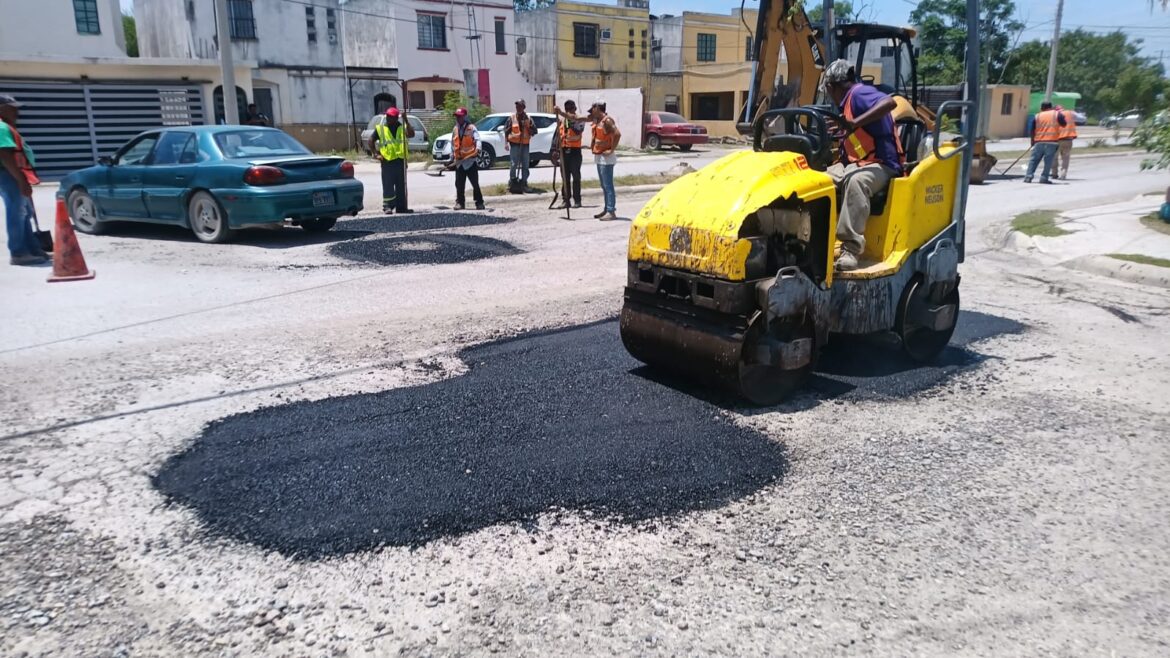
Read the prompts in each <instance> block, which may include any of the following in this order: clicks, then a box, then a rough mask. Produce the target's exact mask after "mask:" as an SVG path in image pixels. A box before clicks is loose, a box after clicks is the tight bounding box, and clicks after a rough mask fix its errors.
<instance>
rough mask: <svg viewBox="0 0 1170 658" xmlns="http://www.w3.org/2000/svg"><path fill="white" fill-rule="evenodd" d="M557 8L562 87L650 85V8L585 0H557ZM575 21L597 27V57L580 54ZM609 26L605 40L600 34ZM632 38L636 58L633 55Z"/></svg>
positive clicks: (604, 87) (560, 83) (586, 87)
mask: <svg viewBox="0 0 1170 658" xmlns="http://www.w3.org/2000/svg"><path fill="white" fill-rule="evenodd" d="M555 7H556V16H557V39H558V41H557V62H558V64H559V67H560V80H559V85H560V88H562V89H609V88H615V87H642V88H644V87H646V86H647V85H648V83H649V77H650V39H651V35H650V13H649V10H648V9H638V8H627V7H620V6H616V5H610V6H607V5H594V4H587V3H582V2H558V3H557V4H556V6H555ZM574 23H585V24H591V25H597V26H598V30H599V37H598V44H597V46H598V48H597V56H596V57H586V56H579V55H577V54H576V53H575V52H574V35H573V24H574ZM607 29H608V30H609V33H610V39H609V41H608V42H603V41H601V37H600V33H601V32H604V31H605V30H607ZM631 31H632V36H631ZM631 40H632V41H633V44H634V48H633V57H631V56H630V47H629V45H630V41H631ZM643 44H645V47H643Z"/></svg>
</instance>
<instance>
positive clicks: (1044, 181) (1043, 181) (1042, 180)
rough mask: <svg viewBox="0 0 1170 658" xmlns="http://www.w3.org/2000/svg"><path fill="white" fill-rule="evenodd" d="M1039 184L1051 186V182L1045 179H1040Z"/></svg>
mask: <svg viewBox="0 0 1170 658" xmlns="http://www.w3.org/2000/svg"><path fill="white" fill-rule="evenodd" d="M1040 184H1041V185H1051V184H1052V181H1050V180H1048V179H1047V178H1041V179H1040Z"/></svg>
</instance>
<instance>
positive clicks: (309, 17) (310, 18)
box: [305, 7, 317, 43]
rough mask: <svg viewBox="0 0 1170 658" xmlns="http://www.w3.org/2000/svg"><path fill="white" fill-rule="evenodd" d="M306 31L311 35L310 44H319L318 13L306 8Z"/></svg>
mask: <svg viewBox="0 0 1170 658" xmlns="http://www.w3.org/2000/svg"><path fill="white" fill-rule="evenodd" d="M305 30H306V31H307V32H308V34H309V43H317V11H316V10H315V9H313V8H312V7H305Z"/></svg>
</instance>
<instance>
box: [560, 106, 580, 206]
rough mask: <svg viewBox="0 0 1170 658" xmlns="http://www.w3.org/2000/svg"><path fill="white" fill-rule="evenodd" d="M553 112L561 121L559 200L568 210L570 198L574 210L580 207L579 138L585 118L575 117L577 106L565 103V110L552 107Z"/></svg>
mask: <svg viewBox="0 0 1170 658" xmlns="http://www.w3.org/2000/svg"><path fill="white" fill-rule="evenodd" d="M553 111H554V112H556V114H557V116H558V117H560V119H561V125H560V128H559V131H560V141H561V153H562V156H561V157H562V158H564V163H565V182H564V186H563V188H562V189H561V198H562V199H564V201H565V204H564V205H563V206H561V207H562V208H568V207H569V203H570V196H571V197H572V204H573V207H574V208H580V207H581V136H582V135H583V134H584V133H585V118H584V117H579V116H577V104H576V103H574V102H573V101H565V109H564V110H562V109H561V108H559V107H554V108H553Z"/></svg>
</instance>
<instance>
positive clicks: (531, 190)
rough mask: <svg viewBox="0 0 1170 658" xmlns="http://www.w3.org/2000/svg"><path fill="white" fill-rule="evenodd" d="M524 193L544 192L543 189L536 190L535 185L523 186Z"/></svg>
mask: <svg viewBox="0 0 1170 658" xmlns="http://www.w3.org/2000/svg"><path fill="white" fill-rule="evenodd" d="M524 194H544V190H538V189H536V188H535V187H528V186H527V185H525V186H524Z"/></svg>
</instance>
